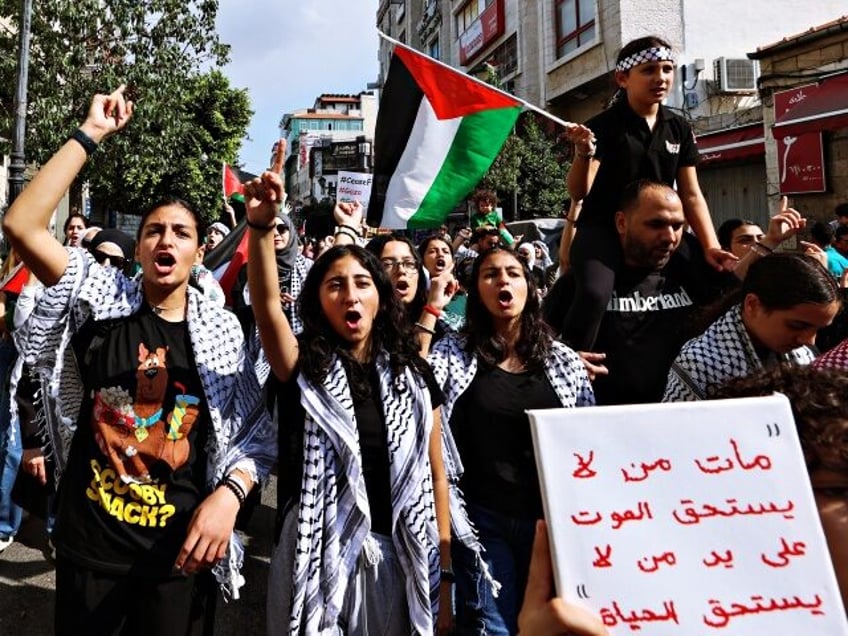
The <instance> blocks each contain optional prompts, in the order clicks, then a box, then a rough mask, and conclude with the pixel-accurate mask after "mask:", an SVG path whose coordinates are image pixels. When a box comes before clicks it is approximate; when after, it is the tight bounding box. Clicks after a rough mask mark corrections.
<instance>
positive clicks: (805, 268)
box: [663, 252, 842, 402]
mask: <svg viewBox="0 0 848 636" xmlns="http://www.w3.org/2000/svg"><path fill="white" fill-rule="evenodd" d="M740 296H741V302H740V301H739V300H738V299H739V297H740ZM727 302H730V303H735V304H734V305H733V306H732V308H731V309H730V310H729V311H727V313H725V314H724V315H722V316H721V317H720V318H719V319H718V320H716V321H715V322H714V323H713V324H712V325H710V326H709V327H708V328H707V330H706V331H705V332H704V333H703V334H702V335H701V336H699V337H697V338H694V339H692V340H690V341H689V342H687V343H686V344H685V345H683V348H682V349H681V351H680V353H679V354H678V356H677V358H676V359H675V361H674V363H673V364H672V366H671V370H670V371H669V374H668V382H667V384H666V388H665V395H664V396H663V401H664V402H681V401H691V400H702V399H704V398H705V397H706V395H707V393H708V391H710V389H711V388H713V387H715V386H718V385H720V384H723V383H724V382H726V381H727V380H729V379H730V378H733V377H742V376H745V375H748V374H750V373H753V372H754V371H758V370H759V369H762V368H763V367H770V366H774V364H776V363H778V362H793V363H797V364H809V363H810V362H812V361H813V359H814V358H815V352H814V350H813V349H811V347H812V346H813V345H814V343H815V339H816V332H817V331H818V330H819V329H821V328H822V327H826V326H827V325H829V324H830V323H831V322H832V321H833V318H834V316H836V314H837V312H838V311H839V308H840V307H841V303H842V301H841V295H840V291H839V287H838V286H837V284H836V281H835V280H834V279H833V277H832V276H831V275H830V274H829V273H828V271H827V270H826V269H825V268H824V267H822V265H821V263H819V262H818V261H816V260H815V259H814V258H812V257H810V256H807V255H805V254H792V253H783V252H781V253H775V254H772V255H770V256H766V257H765V258H761V259H760V260H758V261H756V262H755V263H753V264H752V265H751V266H750V267H749V268H748V274H747V276H746V277H745V280H744V281H743V284H742V288H741V290H740V292H739V296H731V298H730V299H729V300H728V301H727Z"/></svg>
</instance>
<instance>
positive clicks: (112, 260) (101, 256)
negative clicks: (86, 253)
mask: <svg viewBox="0 0 848 636" xmlns="http://www.w3.org/2000/svg"><path fill="white" fill-rule="evenodd" d="M91 255H92V256H94V260H95V261H97V262H98V263H100V264H101V265H106V264H107V263H108V264H109V265H111V266H112V267H117V268H118V269H124V266H125V265H126V264H127V259H125V258H124V257H123V256H113V255H112V254H106V253H105V252H101V251H100V250H94V251H93V252H92V253H91Z"/></svg>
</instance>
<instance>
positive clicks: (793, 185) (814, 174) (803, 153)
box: [774, 130, 827, 194]
mask: <svg viewBox="0 0 848 636" xmlns="http://www.w3.org/2000/svg"><path fill="white" fill-rule="evenodd" d="M774 132H775V141H776V142H777V167H778V170H779V172H780V186H779V188H778V189H779V190H780V193H781V194H792V193H803V192H824V191H825V190H826V189H827V188H826V185H825V173H824V148H823V145H822V134H821V133H820V132H810V133H801V134H799V135H794V136H793V135H780V133H779V132H778V131H777V130H775V131H774Z"/></svg>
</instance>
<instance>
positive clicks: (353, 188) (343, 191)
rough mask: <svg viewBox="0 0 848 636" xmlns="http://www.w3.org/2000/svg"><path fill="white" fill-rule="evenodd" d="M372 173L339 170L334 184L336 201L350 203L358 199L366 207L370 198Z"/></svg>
mask: <svg viewBox="0 0 848 636" xmlns="http://www.w3.org/2000/svg"><path fill="white" fill-rule="evenodd" d="M373 179H374V175H372V174H368V173H367V172H344V171H342V170H339V176H338V183H337V185H336V201H338V202H339V203H351V202H353V201H359V202H360V203H361V204H362V207H364V208H367V207H368V200H369V199H370V198H371V182H372V180H373Z"/></svg>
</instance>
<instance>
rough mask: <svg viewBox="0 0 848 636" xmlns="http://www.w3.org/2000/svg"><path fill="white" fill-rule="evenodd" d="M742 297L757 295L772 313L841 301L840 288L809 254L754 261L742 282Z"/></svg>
mask: <svg viewBox="0 0 848 636" xmlns="http://www.w3.org/2000/svg"><path fill="white" fill-rule="evenodd" d="M740 293H741V295H742V298H745V296H746V295H747V294H754V295H755V296H756V297H757V298H759V299H760V302H761V303H762V305H763V307H765V308H766V309H767V310H769V311H775V310H779V309H789V308H790V307H794V306H795V305H800V304H802V303H812V304H815V305H829V304H830V303H832V302H833V301H835V300H836V301H839V300H841V298H842V296H841V294H840V291H839V285H838V284H837V283H836V279H834V277H833V276H831V274H830V272H828V271H827V270H826V269H825V268H824V267H822V264H821V263H819V262H818V261H817V260H816V259H814V258H813V257H812V256H809V255H807V254H797V253H792V252H777V253H775V254H770V255H769V256H766V257H765V258H761V259H759V260H757V261H756V262H754V263H753V264H752V265H751V266H750V267H749V268H748V273H747V274H746V275H745V280H744V281H742V289H741V290H740Z"/></svg>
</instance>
